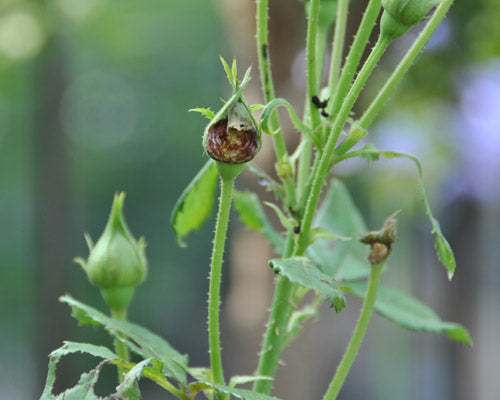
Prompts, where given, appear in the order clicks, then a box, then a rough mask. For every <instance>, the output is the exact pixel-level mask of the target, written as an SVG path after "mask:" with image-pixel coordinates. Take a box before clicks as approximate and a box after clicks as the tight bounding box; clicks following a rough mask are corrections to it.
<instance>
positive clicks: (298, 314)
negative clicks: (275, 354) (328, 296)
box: [283, 304, 319, 347]
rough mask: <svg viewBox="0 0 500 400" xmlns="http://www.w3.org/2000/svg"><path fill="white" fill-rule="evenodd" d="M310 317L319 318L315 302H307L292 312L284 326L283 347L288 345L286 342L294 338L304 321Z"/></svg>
mask: <svg viewBox="0 0 500 400" xmlns="http://www.w3.org/2000/svg"><path fill="white" fill-rule="evenodd" d="M311 318H315V319H316V320H318V319H319V312H318V308H317V305H316V304H308V305H306V306H304V307H303V308H301V309H300V310H295V311H294V312H293V313H292V315H291V317H290V320H289V321H288V326H287V328H286V335H285V340H284V342H285V345H284V346H283V347H286V346H288V344H289V343H290V342H291V341H292V340H293V339H295V337H296V336H297V334H298V333H299V332H300V330H301V329H302V328H303V327H304V325H305V323H306V322H307V321H308V320H310V319H311Z"/></svg>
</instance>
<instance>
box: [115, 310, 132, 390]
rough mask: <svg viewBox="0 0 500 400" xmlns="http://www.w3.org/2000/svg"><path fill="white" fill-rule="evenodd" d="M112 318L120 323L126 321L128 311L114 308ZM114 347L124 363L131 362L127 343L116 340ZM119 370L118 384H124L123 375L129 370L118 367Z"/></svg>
mask: <svg viewBox="0 0 500 400" xmlns="http://www.w3.org/2000/svg"><path fill="white" fill-rule="evenodd" d="M111 316H112V317H113V318H114V319H118V320H120V321H126V320H127V309H126V308H124V309H117V308H112V309H111ZM113 345H114V347H115V353H116V355H117V356H118V357H120V358H121V359H122V360H123V361H129V360H130V353H129V350H128V347H127V345H126V344H125V343H123V342H122V341H121V340H118V339H115V340H114V341H113ZM117 369H118V382H119V383H122V382H123V374H124V373H125V372H127V370H126V369H125V368H123V367H117Z"/></svg>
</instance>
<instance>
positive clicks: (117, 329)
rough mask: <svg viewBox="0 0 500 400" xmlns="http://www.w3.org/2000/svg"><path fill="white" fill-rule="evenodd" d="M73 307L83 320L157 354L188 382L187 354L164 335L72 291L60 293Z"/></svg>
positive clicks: (143, 353) (164, 369)
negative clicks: (90, 303) (106, 311)
mask: <svg viewBox="0 0 500 400" xmlns="http://www.w3.org/2000/svg"><path fill="white" fill-rule="evenodd" d="M59 300H60V301H61V302H63V303H67V304H69V305H70V306H71V308H72V310H73V316H74V317H75V318H77V319H78V321H79V322H80V324H82V325H83V324H89V323H90V324H92V325H99V326H102V327H103V328H104V329H105V330H106V331H108V332H109V333H110V334H111V336H112V337H113V338H115V339H118V340H120V341H122V342H123V343H125V344H126V345H127V346H128V347H129V348H130V349H131V350H132V351H134V352H135V353H137V354H139V355H141V356H142V357H143V358H150V357H154V358H156V359H158V360H159V361H160V362H162V363H163V367H162V372H163V374H164V375H166V376H168V377H170V378H174V379H175V380H177V381H178V382H180V383H182V384H186V370H187V364H188V362H187V356H185V355H182V354H181V353H179V352H178V351H177V350H175V349H173V348H172V347H171V346H170V344H168V343H167V342H166V341H165V340H164V339H162V338H161V337H159V336H158V335H156V334H154V333H152V332H150V331H149V330H147V329H146V328H143V327H142V326H139V325H136V324H133V323H131V322H127V321H120V320H117V319H114V318H111V317H108V316H107V315H105V314H103V313H101V312H100V311H98V310H96V309H95V308H93V307H90V306H88V305H86V304H83V303H81V302H79V301H78V300H75V299H74V298H72V297H71V296H69V295H65V296H62V297H60V299H59Z"/></svg>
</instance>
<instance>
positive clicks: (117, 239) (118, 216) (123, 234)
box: [75, 193, 147, 310]
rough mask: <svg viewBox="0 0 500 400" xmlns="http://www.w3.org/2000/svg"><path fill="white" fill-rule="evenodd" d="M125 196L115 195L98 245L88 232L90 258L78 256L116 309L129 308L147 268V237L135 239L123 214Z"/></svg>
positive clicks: (88, 273)
mask: <svg viewBox="0 0 500 400" xmlns="http://www.w3.org/2000/svg"><path fill="white" fill-rule="evenodd" d="M124 200H125V193H120V194H116V195H115V197H114V201H113V206H112V208H111V213H110V215H109V219H108V222H107V224H106V227H105V229H104V232H103V233H102V235H101V237H100V238H99V240H98V241H97V243H96V244H95V245H93V244H92V240H91V239H90V237H89V236H86V239H87V244H88V246H89V251H90V254H89V257H88V260H87V261H85V260H83V259H82V258H77V259H75V261H76V262H77V263H79V264H80V265H81V266H82V267H83V269H84V270H85V272H86V273H87V276H88V278H89V280H90V282H92V283H93V284H94V285H96V286H98V287H99V288H100V289H101V294H102V296H103V297H104V300H105V301H106V303H107V304H108V306H109V307H110V308H111V309H114V310H123V309H126V308H127V306H128V304H129V303H130V300H131V299H132V296H133V293H134V288H135V286H137V285H138V284H139V283H141V282H142V281H143V280H144V278H145V276H146V271H147V261H146V257H145V255H144V249H145V247H146V245H145V241H144V238H140V239H139V241H136V240H135V239H134V237H133V235H132V233H131V232H130V230H129V228H128V226H127V223H126V222H125V219H124V217H123V202H124Z"/></svg>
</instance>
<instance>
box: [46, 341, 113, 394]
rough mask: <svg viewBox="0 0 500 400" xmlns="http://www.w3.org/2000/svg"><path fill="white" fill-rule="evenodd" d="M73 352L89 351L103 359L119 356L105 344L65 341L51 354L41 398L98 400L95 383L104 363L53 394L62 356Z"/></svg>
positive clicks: (88, 352)
mask: <svg viewBox="0 0 500 400" xmlns="http://www.w3.org/2000/svg"><path fill="white" fill-rule="evenodd" d="M72 353H87V354H90V355H92V356H94V357H97V358H101V359H103V360H116V359H118V358H119V357H118V356H117V355H116V354H115V353H113V352H112V351H111V350H109V349H108V348H106V347H104V346H96V345H94V344H90V343H75V342H64V345H63V346H62V347H60V348H59V349H57V350H54V351H53V352H52V353H50V355H49V368H48V373H47V380H46V382H45V388H44V389H43V393H42V396H41V397H40V400H63V399H64V400H83V399H85V400H96V399H98V397H97V396H96V395H95V393H94V390H93V388H94V385H95V383H96V382H97V379H98V377H99V373H100V371H101V368H102V365H101V364H99V365H98V366H97V368H95V369H93V370H91V371H89V372H86V373H84V374H82V375H81V377H80V380H79V381H78V383H77V384H76V385H75V386H74V387H73V388H70V389H68V390H66V391H65V392H63V393H60V394H59V395H57V396H55V395H53V394H52V390H53V387H54V383H55V380H56V366H57V363H58V362H59V360H60V359H61V357H63V356H65V355H68V354H72Z"/></svg>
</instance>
